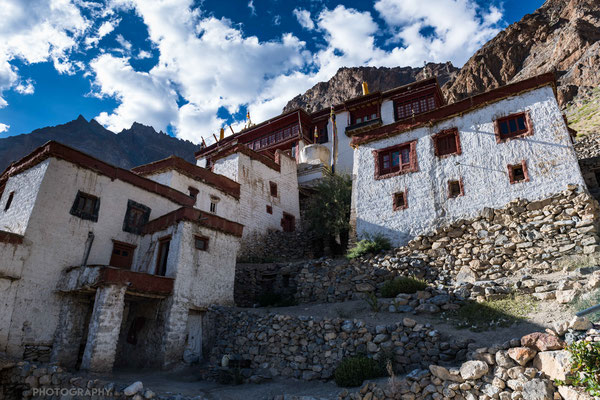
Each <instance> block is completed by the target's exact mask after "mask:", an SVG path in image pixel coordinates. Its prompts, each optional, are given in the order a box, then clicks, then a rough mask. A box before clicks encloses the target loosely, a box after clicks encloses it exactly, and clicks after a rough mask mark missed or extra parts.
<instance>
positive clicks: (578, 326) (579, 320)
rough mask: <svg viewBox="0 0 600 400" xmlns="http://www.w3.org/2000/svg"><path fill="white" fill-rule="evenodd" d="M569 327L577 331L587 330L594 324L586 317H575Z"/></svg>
mask: <svg viewBox="0 0 600 400" xmlns="http://www.w3.org/2000/svg"><path fill="white" fill-rule="evenodd" d="M569 327H570V328H571V329H573V330H575V331H587V330H588V329H592V327H593V325H592V323H591V322H590V320H589V319H587V318H586V317H574V318H573V319H572V320H571V322H570V323H569Z"/></svg>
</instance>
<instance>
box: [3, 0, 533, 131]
mask: <svg viewBox="0 0 600 400" xmlns="http://www.w3.org/2000/svg"><path fill="white" fill-rule="evenodd" d="M542 3H543V1H542V0H522V1H517V0H504V1H500V0H428V1H422V0H371V1H357V0H348V1H333V0H305V1H295V2H291V1H286V0H250V1H248V0H203V1H193V0H163V1H158V0H156V1H143V0H107V1H93V0H0V138H1V137H6V136H10V135H15V134H20V133H27V132H30V131H31V130H33V129H36V128H40V127H44V126H48V125H56V124H60V123H64V122H67V121H70V120H72V119H75V118H76V117H77V116H78V115H79V114H82V115H83V116H84V117H86V118H87V119H88V120H89V119H92V118H96V120H98V121H99V122H100V123H101V124H102V125H104V126H105V127H107V128H108V129H111V130H113V131H115V132H118V131H120V130H122V129H124V128H128V127H129V126H131V123H132V122H133V121H138V122H141V123H143V124H146V125H152V126H154V127H155V128H156V129H157V130H163V131H165V132H168V133H170V134H172V135H176V136H178V137H180V138H183V139H188V140H192V141H194V142H199V141H200V140H201V138H202V137H206V138H209V137H210V136H212V135H211V134H212V133H213V132H217V131H218V129H219V127H220V126H223V125H228V124H232V125H233V127H234V129H239V128H240V127H241V126H243V124H244V122H245V121H244V117H245V114H246V110H250V113H251V116H252V119H253V121H254V122H260V121H261V120H264V119H266V118H268V117H271V116H274V115H277V114H278V113H279V112H280V111H281V109H282V107H283V106H284V105H285V103H286V102H287V100H289V99H291V98H292V97H294V96H295V95H297V94H299V93H302V92H304V91H305V90H307V89H308V88H310V87H312V86H313V85H314V84H315V83H317V82H319V81H323V80H327V79H329V78H330V77H331V76H333V74H334V73H335V71H337V69H338V68H339V67H342V66H359V65H371V66H388V67H392V66H421V65H423V63H424V62H425V61H428V62H429V61H433V62H446V61H451V62H452V63H453V64H454V65H456V66H461V65H462V64H463V63H464V62H465V61H466V60H467V59H468V58H469V57H470V56H471V55H472V54H473V52H474V51H475V50H477V49H478V48H479V47H481V45H482V44H483V43H485V42H486V41H487V40H489V39H491V38H492V37H494V36H495V35H496V34H497V33H498V32H499V31H500V30H501V29H503V28H504V27H506V26H507V25H508V24H510V23H513V22H515V21H518V20H519V19H521V18H522V17H523V15H525V14H527V13H531V12H533V11H534V10H535V9H537V8H538V7H539V6H541V5H542Z"/></svg>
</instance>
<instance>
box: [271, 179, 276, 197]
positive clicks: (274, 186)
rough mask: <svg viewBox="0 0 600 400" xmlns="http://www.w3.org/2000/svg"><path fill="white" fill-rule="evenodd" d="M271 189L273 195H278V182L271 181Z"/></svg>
mask: <svg viewBox="0 0 600 400" xmlns="http://www.w3.org/2000/svg"><path fill="white" fill-rule="evenodd" d="M269 191H270V192H271V196H273V197H277V184H276V183H275V182H271V181H269Z"/></svg>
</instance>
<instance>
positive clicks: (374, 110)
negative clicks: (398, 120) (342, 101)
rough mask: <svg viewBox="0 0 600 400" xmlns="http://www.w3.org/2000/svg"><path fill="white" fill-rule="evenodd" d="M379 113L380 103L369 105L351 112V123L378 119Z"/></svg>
mask: <svg viewBox="0 0 600 400" xmlns="http://www.w3.org/2000/svg"><path fill="white" fill-rule="evenodd" d="M378 115H379V105H378V104H375V105H372V106H369V107H365V108H360V109H358V110H354V111H352V112H351V113H350V125H354V124H360V123H362V122H367V121H371V120H374V119H377V117H378Z"/></svg>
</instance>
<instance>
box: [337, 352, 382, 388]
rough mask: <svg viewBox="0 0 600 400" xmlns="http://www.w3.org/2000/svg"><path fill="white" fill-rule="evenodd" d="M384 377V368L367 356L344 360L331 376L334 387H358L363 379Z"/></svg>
mask: <svg viewBox="0 0 600 400" xmlns="http://www.w3.org/2000/svg"><path fill="white" fill-rule="evenodd" d="M382 376H385V368H384V367H383V366H382V365H381V364H380V363H379V362H377V361H375V360H373V359H372V358H368V357H367V356H354V357H347V358H344V359H343V360H342V361H341V362H340V364H339V365H338V367H337V368H336V369H335V373H334V375H333V377H334V380H335V383H336V385H338V386H342V387H353V386H360V385H361V384H362V383H363V381H364V380H365V379H373V378H379V377H382Z"/></svg>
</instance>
